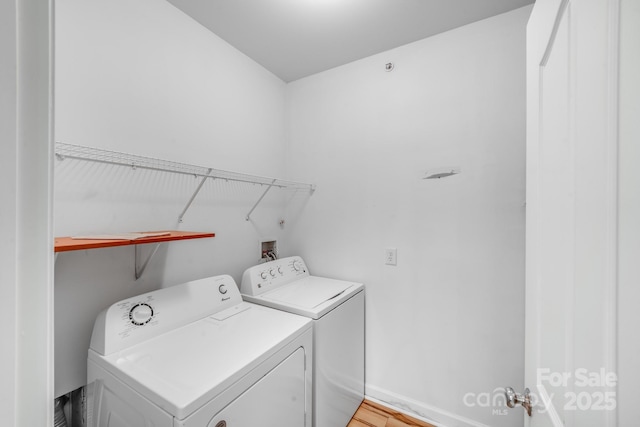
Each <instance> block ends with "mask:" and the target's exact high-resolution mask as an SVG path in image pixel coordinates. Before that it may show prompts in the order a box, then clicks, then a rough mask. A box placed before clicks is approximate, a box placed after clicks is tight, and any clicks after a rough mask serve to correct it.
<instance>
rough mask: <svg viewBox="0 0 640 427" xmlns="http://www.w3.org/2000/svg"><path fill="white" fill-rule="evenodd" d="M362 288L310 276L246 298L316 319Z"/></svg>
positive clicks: (353, 284) (356, 284) (339, 281)
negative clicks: (256, 296)
mask: <svg viewBox="0 0 640 427" xmlns="http://www.w3.org/2000/svg"><path fill="white" fill-rule="evenodd" d="M361 288H362V285H361V284H360V283H353V282H346V281H343V280H334V279H327V278H325V277H316V276H308V277H305V278H303V279H300V280H296V281H295V282H292V283H290V284H288V285H286V286H282V287H280V288H276V289H274V290H272V291H270V292H267V293H265V294H262V295H261V296H260V297H259V298H254V299H249V298H247V299H249V300H251V301H254V302H257V300H258V299H260V300H262V301H263V302H262V303H263V304H267V305H269V306H273V307H276V308H281V309H284V310H286V311H291V312H293V313H297V314H302V315H304V316H309V317H313V318H316V319H317V318H318V317H319V316H322V315H323V314H325V313H326V312H328V311H330V310H332V309H333V308H334V307H336V306H338V305H340V304H342V303H343V302H344V301H345V299H346V298H348V297H349V296H350V295H351V294H353V293H355V292H357V291H358V290H360V289H361ZM245 298H246V297H245ZM270 302H271V303H272V304H270Z"/></svg>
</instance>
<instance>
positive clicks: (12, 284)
mask: <svg viewBox="0 0 640 427" xmlns="http://www.w3.org/2000/svg"><path fill="white" fill-rule="evenodd" d="M16 41H17V40H16V3H15V2H2V3H0V55H2V61H0V94H2V96H0V140H2V141H7V143H3V147H4V150H5V154H4V155H3V156H0V197H2V200H3V203H0V219H1V221H0V231H1V232H2V235H4V236H11V237H10V238H6V239H2V240H1V241H0V285H1V288H0V292H1V297H0V336H1V337H2V339H3V340H4V341H5V342H6V343H9V344H8V345H3V346H1V347H0V383H1V384H2V386H1V387H0V412H1V413H2V414H4V416H5V417H6V418H5V421H6V423H7V425H10V426H12V425H15V419H16V413H15V412H16V407H15V404H16V398H15V386H16V378H15V374H14V373H15V367H16V354H15V353H16V322H17V318H16V315H17V313H16V307H15V301H16V291H17V286H18V282H17V277H16V258H17V254H16V252H17V247H16V239H15V226H16V224H17V215H18V213H17V211H16V201H17V198H16V196H17V194H16V192H17V182H16V181H17V178H16V173H17V171H16V162H15V159H16V157H17V152H16V151H17V144H16V131H17V129H16V125H17V122H16V101H17V97H16V96H17V80H16V77H17V75H16V62H17V57H16V53H17V43H16Z"/></svg>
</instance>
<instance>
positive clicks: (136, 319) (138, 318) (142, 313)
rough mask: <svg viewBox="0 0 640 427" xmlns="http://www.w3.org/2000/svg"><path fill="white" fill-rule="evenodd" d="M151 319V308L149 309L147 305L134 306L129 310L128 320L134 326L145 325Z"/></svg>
mask: <svg viewBox="0 0 640 427" xmlns="http://www.w3.org/2000/svg"><path fill="white" fill-rule="evenodd" d="M152 318H153V308H151V306H150V305H149V304H145V303H141V304H136V305H134V306H133V308H132V309H131V310H129V320H131V323H133V324H134V325H138V326H141V325H144V324H145V323H149V322H150V321H151V319H152Z"/></svg>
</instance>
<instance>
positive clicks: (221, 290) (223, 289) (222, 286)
mask: <svg viewBox="0 0 640 427" xmlns="http://www.w3.org/2000/svg"><path fill="white" fill-rule="evenodd" d="M218 291H220V293H221V294H222V295H224V294H226V293H227V287H226V286H225V285H220V286H218Z"/></svg>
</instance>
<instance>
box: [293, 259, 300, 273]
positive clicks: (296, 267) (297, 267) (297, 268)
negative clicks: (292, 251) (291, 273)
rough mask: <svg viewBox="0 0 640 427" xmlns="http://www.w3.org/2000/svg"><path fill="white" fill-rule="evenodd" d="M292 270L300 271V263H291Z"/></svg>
mask: <svg viewBox="0 0 640 427" xmlns="http://www.w3.org/2000/svg"><path fill="white" fill-rule="evenodd" d="M293 269H294V270H295V271H300V261H298V260H295V261H293Z"/></svg>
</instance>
